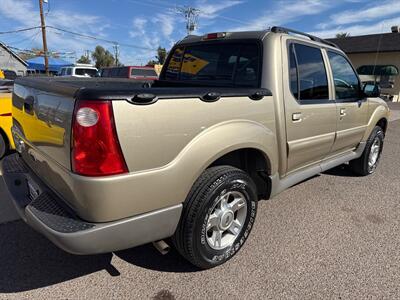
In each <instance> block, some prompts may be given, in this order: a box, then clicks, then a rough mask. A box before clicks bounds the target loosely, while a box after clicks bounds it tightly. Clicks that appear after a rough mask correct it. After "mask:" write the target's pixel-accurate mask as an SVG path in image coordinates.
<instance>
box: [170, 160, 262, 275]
mask: <svg viewBox="0 0 400 300" xmlns="http://www.w3.org/2000/svg"><path fill="white" fill-rule="evenodd" d="M256 213H257V190H256V186H255V184H254V182H253V181H252V179H251V178H250V177H249V176H248V175H247V174H246V173H245V172H243V171H242V170H239V169H236V168H233V167H230V166H218V167H212V168H209V169H207V170H206V171H204V172H203V174H202V175H201V176H200V177H199V178H198V180H197V181H196V182H195V184H194V185H193V187H192V189H191V191H190V193H189V195H188V197H187V199H186V201H185V203H184V211H183V213H182V217H181V221H180V223H179V225H178V228H177V230H176V232H175V235H174V237H173V241H174V244H175V246H176V248H177V249H178V251H179V252H180V254H181V255H182V256H184V257H185V258H186V259H187V260H188V261H189V262H191V263H192V264H194V265H196V266H198V267H200V268H202V269H208V268H212V267H215V266H218V265H220V264H223V263H224V262H226V261H228V260H229V259H230V258H232V257H233V256H234V255H235V254H236V253H237V252H238V251H239V249H240V248H241V247H242V246H243V244H244V243H245V241H246V239H247V237H248V236H249V234H250V231H251V229H252V227H253V224H254V220H255V217H256Z"/></svg>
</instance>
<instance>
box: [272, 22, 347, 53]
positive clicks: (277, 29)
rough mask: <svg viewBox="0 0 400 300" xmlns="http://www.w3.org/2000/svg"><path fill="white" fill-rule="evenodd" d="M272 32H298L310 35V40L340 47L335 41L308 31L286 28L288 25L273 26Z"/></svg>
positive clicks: (306, 35)
mask: <svg viewBox="0 0 400 300" xmlns="http://www.w3.org/2000/svg"><path fill="white" fill-rule="evenodd" d="M271 32H273V33H294V34H298V35H302V36H305V37H308V38H309V39H310V40H312V41H314V42H319V43H323V44H327V45H329V46H332V47H335V48H339V47H338V46H337V45H336V44H335V43H332V42H330V41H327V40H324V39H321V38H319V37H316V36H314V35H311V34H308V33H305V32H301V31H298V30H294V29H290V28H286V27H280V26H273V27H271Z"/></svg>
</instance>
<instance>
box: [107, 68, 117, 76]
mask: <svg viewBox="0 0 400 300" xmlns="http://www.w3.org/2000/svg"><path fill="white" fill-rule="evenodd" d="M118 73H119V68H111V69H110V75H109V76H110V77H118Z"/></svg>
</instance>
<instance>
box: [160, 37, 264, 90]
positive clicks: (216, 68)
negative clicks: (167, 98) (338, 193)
mask: <svg viewBox="0 0 400 300" xmlns="http://www.w3.org/2000/svg"><path fill="white" fill-rule="evenodd" d="M260 65H261V57H260V51H259V47H258V45H257V44H256V43H246V44H243V43H241V44H239V43H238V44H236V43H232V44H231V43H229V44H228V43H224V44H223V45H221V44H200V45H193V46H186V47H179V48H176V49H175V50H174V53H173V54H172V56H171V58H170V59H169V61H168V64H167V66H166V68H165V71H164V73H163V75H162V79H164V80H171V81H182V82H193V83H204V84H212V85H216V86H243V87H258V86H259V83H260V72H259V71H260Z"/></svg>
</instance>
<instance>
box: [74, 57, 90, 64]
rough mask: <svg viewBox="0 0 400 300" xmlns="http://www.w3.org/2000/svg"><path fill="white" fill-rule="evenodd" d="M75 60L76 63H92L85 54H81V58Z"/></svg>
mask: <svg viewBox="0 0 400 300" xmlns="http://www.w3.org/2000/svg"><path fill="white" fill-rule="evenodd" d="M76 62H77V63H78V64H91V63H92V62H91V61H90V58H89V57H87V56H85V55H82V56H81V58H80V59H78V60H77V61H76Z"/></svg>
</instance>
